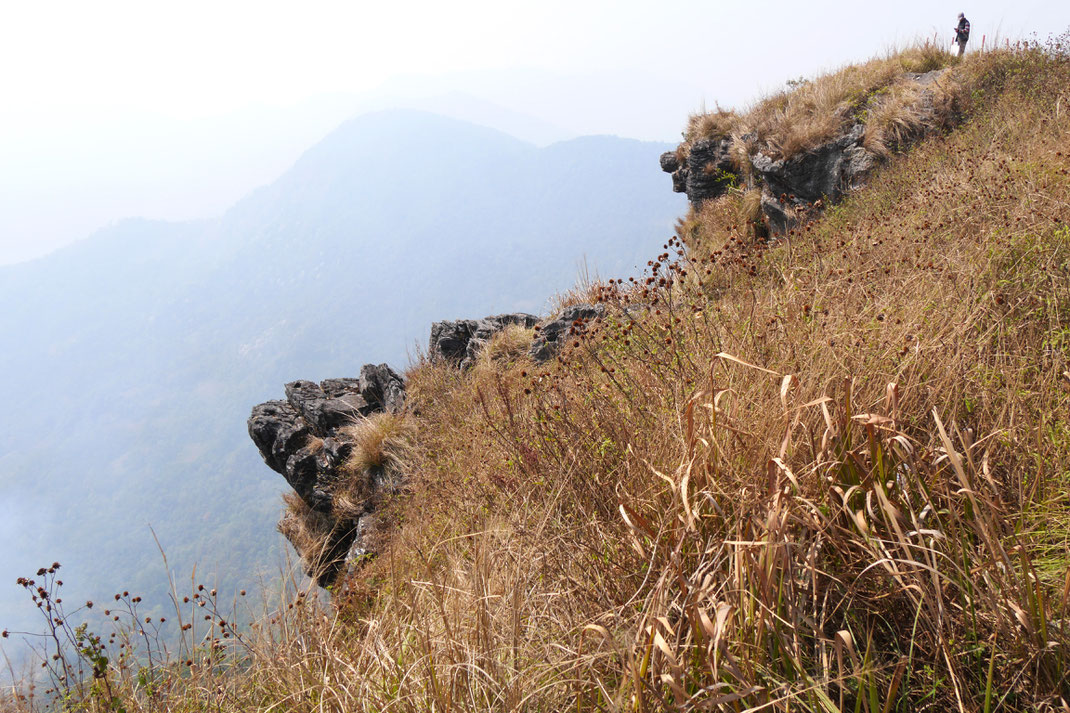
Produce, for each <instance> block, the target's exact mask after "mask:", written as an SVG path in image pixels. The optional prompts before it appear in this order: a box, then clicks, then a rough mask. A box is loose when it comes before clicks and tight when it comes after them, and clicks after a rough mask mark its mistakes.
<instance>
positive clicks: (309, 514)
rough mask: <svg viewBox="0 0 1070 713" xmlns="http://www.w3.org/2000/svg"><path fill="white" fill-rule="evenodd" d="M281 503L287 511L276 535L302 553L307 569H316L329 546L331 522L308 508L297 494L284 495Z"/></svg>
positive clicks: (321, 514) (332, 521) (288, 493)
mask: <svg viewBox="0 0 1070 713" xmlns="http://www.w3.org/2000/svg"><path fill="white" fill-rule="evenodd" d="M282 500H283V502H284V503H285V505H286V509H285V511H284V512H283V515H282V519H281V520H279V524H278V528H279V532H280V533H282V535H283V536H284V537H285V538H286V539H287V540H289V542H290V544H292V545H293V546H294V549H296V550H297V551H298V552H301V553H302V554H303V556H302V559H303V560H304V562H305V564H306V565H307V566H308V568H309V569H315V567H316V563H317V562H321V561H322V559H323V557H324V556H325V555H326V554H327V550H328V549H329V547H330V539H331V535H332V533H333V531H334V520H333V519H332V518H330V517H328V516H327V515H325V514H324V513H320V512H316V511H315V510H313V509H312V508H310V507H309V506H308V504H307V503H306V502H305V501H304V500H302V499H301V498H300V497H298V495H297V494H296V493H293V492H285V493H283V495H282Z"/></svg>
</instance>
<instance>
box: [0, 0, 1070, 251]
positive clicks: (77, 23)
mask: <svg viewBox="0 0 1070 713" xmlns="http://www.w3.org/2000/svg"><path fill="white" fill-rule="evenodd" d="M959 11H965V12H966V13H967V15H968V16H969V18H970V20H971V22H972V23H973V27H974V38H973V42H972V46H976V45H979V44H980V40H981V36H982V35H983V34H986V35H988V41H989V42H991V40H992V37H993V36H994V35H995V34H997V33H998V34H1000V35H1001V36H1002V37H1010V38H1017V37H1024V36H1027V35H1029V34H1030V33H1033V32H1037V33H1039V34H1041V35H1047V34H1048V33H1051V32H1055V33H1058V32H1060V31H1062V30H1064V29H1066V28H1067V26H1068V25H1070V3H1066V2H1052V1H1051V0H1047V1H1043V2H1041V1H1033V2H1029V1H1026V2H1016V3H1006V2H995V1H992V0H985V1H983V2H973V3H970V4H968V5H967V4H963V3H956V4H951V3H946V2H939V1H938V2H932V1H931V0H929V1H926V2H917V1H909V2H900V3H897V4H895V5H888V4H886V3H879V4H878V3H872V4H871V3H863V2H808V3H800V2H757V1H752V2H715V1H713V0H705V1H704V2H699V1H697V0H664V1H663V2H658V3H654V2H638V1H633V0H617V1H615V2H608V1H604V0H596V1H589V2H588V1H584V0H569V1H567V2H566V1H564V0H537V1H535V2H527V1H523V2H511V1H509V0H494V1H490V0H457V1H455V2H428V1H427V0H409V2H402V3H397V2H394V3H391V2H383V1H382V0H377V1H376V2H364V1H363V0H358V1H351V2H339V1H326V0H303V1H302V2H272V1H270V0H267V1H265V0H256V1H255V2H254V1H252V0H211V1H206V0H185V1H184V2H181V3H161V2H156V1H155V0H95V1H94V2H85V1H84V0H53V1H52V2H48V3H36V2H14V1H13V0H5V2H3V3H2V4H0V107H2V109H0V264H3V263H7V262H13V261H16V260H21V259H26V258H28V257H32V256H34V255H39V254H42V253H44V252H46V251H48V250H50V249H52V248H54V247H55V246H57V245H59V244H62V243H64V242H69V241H70V240H73V239H77V238H79V237H84V235H85V234H87V233H88V232H89V231H90V230H92V229H94V228H96V227H99V226H100V225H102V224H104V223H106V222H108V221H110V220H115V219H118V218H122V217H124V216H127V215H133V214H137V215H145V216H147V217H160V218H169V219H181V218H192V217H199V216H205V215H210V214H212V213H216V212H219V211H221V210H223V209H224V208H225V207H226V206H227V205H229V203H230V202H232V201H233V200H234V199H236V198H237V197H239V196H240V195H242V194H243V193H245V192H247V191H248V190H249V189H250V188H252V187H253V186H255V185H256V184H257V183H261V182H265V181H268V180H271V179H272V178H273V177H274V176H275V175H277V174H278V173H279V172H281V171H282V170H284V168H285V166H286V165H287V164H288V163H289V162H291V161H292V160H293V159H294V158H296V156H297V154H298V153H299V152H300V150H301V149H303V148H306V147H307V146H308V145H310V144H311V143H313V142H314V141H315V140H317V139H318V138H319V137H321V136H322V135H323V134H324V133H325V132H326V131H328V130H329V129H330V128H331V126H333V125H334V124H336V123H337V122H338V121H340V120H341V119H343V118H344V117H345V115H346V114H347V112H349V111H352V110H356V109H359V108H361V107H364V106H379V105H383V104H384V103H389V102H388V101H387V100H386V99H384V97H387V96H393V95H395V94H398V93H402V94H404V93H406V92H408V93H409V94H423V95H426V96H433V95H434V94H435V93H441V92H447V91H463V92H465V93H467V94H471V95H474V96H477V97H480V98H481V99H483V100H487V101H491V102H494V103H495V104H498V105H502V106H503V107H504V108H505V109H508V110H512V111H514V112H520V113H523V114H530V115H533V116H534V117H535V118H536V119H537V120H539V121H540V122H544V123H545V124H547V125H552V126H553V127H556V128H557V129H560V132H561V133H560V135H561V136H562V137H564V136H570V135H575V134H578V133H593V132H599V133H615V134H621V135H628V136H634V137H636V138H644V139H661V140H666V141H671V140H673V139H675V138H677V137H678V135H679V128H680V127H682V125H683V123H684V121H685V120H686V114H687V113H688V112H689V111H693V110H695V109H698V108H699V107H700V106H702V105H703V103H705V104H706V105H708V106H712V105H713V104H714V103H715V102H719V103H720V104H722V105H724V106H738V105H740V104H743V103H746V102H748V101H750V100H753V99H754V98H756V97H758V96H759V95H760V94H761V93H763V92H767V91H770V90H772V89H776V88H777V87H779V86H780V85H782V84H783V82H784V80H785V79H788V78H793V77H797V76H799V75H810V74H813V73H815V72H817V71H820V70H822V69H828V68H831V67H835V66H838V65H841V64H844V63H846V62H849V61H856V60H859V59H864V58H866V57H869V56H871V55H872V54H874V53H877V52H881V51H883V50H885V49H887V48H890V47H892V46H896V45H902V44H904V43H906V42H908V41H910V40H913V39H915V38H918V37H929V38H931V37H934V36H935V37H936V39H937V40H938V41H940V42H943V43H947V44H950V39H951V28H952V26H953V25H954V23H955V17H956V15H957V13H958V12H959ZM521 70H523V71H521ZM328 95H329V96H331V97H334V100H332V101H326V100H325V99H324V97H326V96H328ZM338 97H346V100H345V101H342V100H339V99H338ZM367 97H378V99H377V100H376V101H374V102H370V103H369V102H368V101H365V100H366V99H367ZM361 98H364V99H361ZM362 101H363V102H364V103H361V102H362Z"/></svg>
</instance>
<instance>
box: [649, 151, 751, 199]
mask: <svg viewBox="0 0 1070 713" xmlns="http://www.w3.org/2000/svg"><path fill="white" fill-rule="evenodd" d="M731 148H732V142H731V140H729V139H728V138H727V137H720V138H712V139H701V140H699V141H696V142H695V144H694V145H693V146H691V148H690V150H688V151H687V154H686V155H685V156H684V158H683V160H682V161H681V160H680V157H679V156H678V155H677V153H676V152H675V151H668V152H666V153H663V154H662V155H661V170H662V171H665V172H666V173H671V174H672V189H673V190H674V191H675V192H677V193H686V194H687V199H688V200H689V201H691V203H692V204H694V205H698V204H700V203H702V201H704V200H706V199H708V198H715V197H717V196H719V195H722V194H723V193H724V192H725V191H727V190H728V189H729V187H731V186H732V185H733V183H735V182H736V172H737V171H738V170H739V169H738V167H737V166H736V164H735V162H734V161H733V160H732V154H731Z"/></svg>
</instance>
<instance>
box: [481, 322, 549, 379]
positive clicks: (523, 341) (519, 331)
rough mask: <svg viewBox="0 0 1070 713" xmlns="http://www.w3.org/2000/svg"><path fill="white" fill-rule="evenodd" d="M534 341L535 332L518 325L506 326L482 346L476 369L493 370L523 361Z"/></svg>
mask: <svg viewBox="0 0 1070 713" xmlns="http://www.w3.org/2000/svg"><path fill="white" fill-rule="evenodd" d="M534 340H535V330H534V329H531V328H529V327H524V326H523V325H520V324H509V325H506V326H505V328H504V329H503V330H501V331H500V332H498V333H497V334H495V335H494V336H492V337H491V338H490V340H489V341H488V342H487V343H486V345H484V347H483V349H482V350H481V351H480V352H479V356H478V358H477V359H476V368H477V369H487V368H495V367H496V365H499V364H512V363H516V362H517V361H518V360H521V359H524V358H525V357H526V356H527V354H528V352H529V351H530V350H531V343H532V342H533V341H534Z"/></svg>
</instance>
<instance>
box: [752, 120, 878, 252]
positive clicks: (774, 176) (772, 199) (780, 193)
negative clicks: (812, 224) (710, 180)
mask: <svg viewBox="0 0 1070 713" xmlns="http://www.w3.org/2000/svg"><path fill="white" fill-rule="evenodd" d="M864 135H865V129H864V127H863V126H862V125H861V124H855V125H854V126H853V127H851V129H850V130H849V131H848V132H847V133H846V134H844V135H842V136H839V137H837V138H836V139H833V140H832V141H828V142H826V143H824V144H821V145H820V146H817V147H816V148H813V149H811V150H809V151H806V152H804V153H801V154H798V155H795V156H792V157H791V158H789V159H779V160H774V159H772V158H771V157H769V156H767V155H766V154H764V153H762V152H758V153H757V154H756V155H754V156H753V157H752V158H751V165H752V166H753V167H754V173H755V175H756V176H757V177H758V183H759V185H761V187H762V210H763V212H764V213H765V216H766V218H767V219H768V221H769V227H770V229H771V230H772V232H774V233H785V232H787V231H788V230H790V229H791V228H793V227H794V226H795V225H796V224H797V223H798V222H799V220H798V219H799V217H801V214H802V213H803V212H805V211H807V210H809V208H810V207H811V206H813V205H814V204H816V203H817V202H818V201H832V202H836V201H838V200H840V199H841V198H843V197H844V196H845V195H846V194H847V193H848V192H850V191H852V190H854V189H856V188H858V187H859V186H860V185H861V184H862V181H863V179H864V178H865V177H866V175H867V174H868V173H869V172H870V170H872V169H873V167H874V166H876V165H877V156H876V155H875V154H873V153H870V152H869V151H867V150H866V149H865V148H864V147H863V146H862V137H863V136H864Z"/></svg>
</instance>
